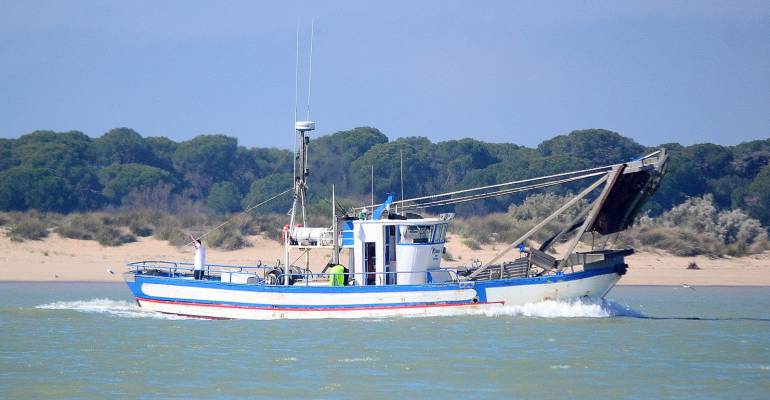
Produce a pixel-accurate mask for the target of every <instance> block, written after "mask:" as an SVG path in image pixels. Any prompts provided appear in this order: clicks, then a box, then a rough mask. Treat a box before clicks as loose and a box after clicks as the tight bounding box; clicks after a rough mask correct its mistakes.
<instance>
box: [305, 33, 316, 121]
mask: <svg viewBox="0 0 770 400" xmlns="http://www.w3.org/2000/svg"><path fill="white" fill-rule="evenodd" d="M314 36H315V18H313V19H312V20H311V21H310V64H309V67H308V74H307V75H308V76H307V116H306V117H305V119H306V120H308V121H310V87H311V86H310V84H311V83H312V82H313V37H314Z"/></svg>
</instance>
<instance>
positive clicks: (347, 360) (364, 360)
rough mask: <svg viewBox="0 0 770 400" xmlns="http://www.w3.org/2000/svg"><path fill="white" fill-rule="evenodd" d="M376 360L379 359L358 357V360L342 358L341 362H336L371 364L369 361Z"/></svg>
mask: <svg viewBox="0 0 770 400" xmlns="http://www.w3.org/2000/svg"><path fill="white" fill-rule="evenodd" d="M377 360H379V358H372V357H359V358H343V359H341V360H337V362H341V363H354V362H371V361H377Z"/></svg>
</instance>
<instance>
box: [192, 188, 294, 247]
mask: <svg viewBox="0 0 770 400" xmlns="http://www.w3.org/2000/svg"><path fill="white" fill-rule="evenodd" d="M292 190H294V188H291V189H287V190H284V191H283V192H281V193H278V194H277V195H275V196H273V197H271V198H269V199H267V200H265V201H263V202H261V203H259V204H256V205H253V206H250V207H248V208H246V209H245V210H243V211H241V212H240V213H239V214H236V215H233V216H232V217H230V219H228V220H227V221H225V222H222V223H221V224H219V225H217V226H216V227H215V228H212V229H210V230H209V231H208V232H206V233H204V234H203V235H201V236H198V237H197V239H198V240H200V239H203V238H204V237H206V236H208V235H209V234H211V232H214V231H215V230H217V229H219V228H221V227H223V226H225V225H227V224H229V223H230V222H232V221H233V220H234V219H236V218H238V217H242V216H245V215H246V214H248V213H249V212H251V211H252V210H255V209H257V208H258V207H260V206H262V205H265V204H267V203H269V202H271V201H273V200H275V199H277V198H279V197H281V196H283V195H285V194H286V193H289V192H291V191H292ZM190 244H193V242H189V243H187V244H186V245H185V246H187V245H190Z"/></svg>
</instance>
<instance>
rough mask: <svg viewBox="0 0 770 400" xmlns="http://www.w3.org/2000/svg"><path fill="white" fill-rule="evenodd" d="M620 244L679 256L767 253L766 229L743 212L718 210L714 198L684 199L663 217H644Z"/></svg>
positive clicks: (769, 246)
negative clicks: (664, 251) (654, 249)
mask: <svg viewBox="0 0 770 400" xmlns="http://www.w3.org/2000/svg"><path fill="white" fill-rule="evenodd" d="M621 243H622V244H626V245H630V246H634V247H643V246H646V247H651V248H656V249H662V250H667V251H669V252H670V253H672V254H675V255H679V256H695V255H700V254H704V255H708V256H712V257H719V256H722V255H731V256H743V255H747V254H756V253H761V252H763V251H765V250H770V241H768V233H767V230H766V229H765V228H764V227H762V225H761V223H760V222H759V221H758V220H756V219H754V218H751V217H749V216H748V215H746V214H745V213H744V212H743V211H742V210H740V209H736V210H730V211H728V210H722V211H719V210H718V209H717V207H716V206H715V204H714V196H713V195H710V194H708V195H705V196H703V197H695V198H690V199H688V200H686V201H685V202H684V203H682V204H679V205H677V206H676V207H674V208H672V209H671V210H669V211H666V212H665V213H663V214H662V215H660V216H658V217H656V218H651V217H649V216H644V217H642V218H640V219H639V222H638V223H637V224H636V226H634V227H632V228H631V229H630V230H629V231H628V232H624V233H623V235H622V237H621Z"/></svg>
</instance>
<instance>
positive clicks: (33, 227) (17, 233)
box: [7, 212, 48, 242]
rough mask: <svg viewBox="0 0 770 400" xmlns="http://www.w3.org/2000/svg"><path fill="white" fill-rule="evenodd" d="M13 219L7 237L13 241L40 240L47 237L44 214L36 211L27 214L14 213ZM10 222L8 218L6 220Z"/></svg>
mask: <svg viewBox="0 0 770 400" xmlns="http://www.w3.org/2000/svg"><path fill="white" fill-rule="evenodd" d="M14 219H15V221H13V222H12V223H11V226H10V229H9V230H8V237H9V238H10V239H11V240H12V241H14V242H23V241H25V240H41V239H45V238H46V237H48V224H47V223H46V221H45V216H43V215H40V214H38V213H34V212H33V213H29V215H25V216H22V215H16V218H14ZM7 221H9V222H10V220H7Z"/></svg>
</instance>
